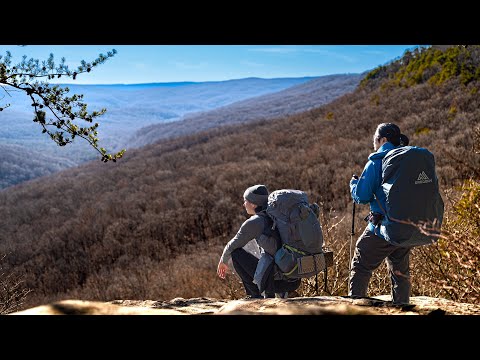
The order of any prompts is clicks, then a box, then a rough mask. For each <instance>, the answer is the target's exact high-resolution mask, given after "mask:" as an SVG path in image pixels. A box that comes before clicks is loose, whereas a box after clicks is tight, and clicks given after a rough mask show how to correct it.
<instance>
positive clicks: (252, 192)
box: [243, 185, 268, 207]
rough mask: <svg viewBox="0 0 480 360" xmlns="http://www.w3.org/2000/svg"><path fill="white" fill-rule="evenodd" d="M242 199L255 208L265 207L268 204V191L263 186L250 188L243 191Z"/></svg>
mask: <svg viewBox="0 0 480 360" xmlns="http://www.w3.org/2000/svg"><path fill="white" fill-rule="evenodd" d="M243 198H244V199H247V200H248V201H250V202H251V203H253V204H255V205H257V206H262V207H265V206H267V202H268V189H267V187H266V186H265V185H253V186H250V187H249V188H248V189H247V190H245V193H244V194H243Z"/></svg>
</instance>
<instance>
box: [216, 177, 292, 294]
mask: <svg viewBox="0 0 480 360" xmlns="http://www.w3.org/2000/svg"><path fill="white" fill-rule="evenodd" d="M243 198H244V202H243V206H244V207H245V210H246V211H247V214H248V215H251V217H250V218H249V219H247V220H246V221H245V222H244V223H243V224H242V226H241V227H240V229H239V230H238V232H237V234H236V235H235V236H234V237H233V238H232V239H231V240H230V241H229V242H228V243H227V245H226V246H225V248H224V250H223V254H222V256H221V257H220V261H219V263H218V267H217V274H218V276H219V277H220V278H221V279H225V276H226V273H227V270H228V269H229V267H228V265H227V262H228V260H229V259H230V258H231V259H232V262H233V267H234V268H235V271H236V273H237V274H238V276H240V279H241V280H242V282H243V286H244V288H245V292H246V293H247V298H263V297H265V298H272V297H275V293H278V294H279V297H280V296H281V297H285V296H286V294H285V295H283V294H284V293H287V292H288V291H294V290H295V289H297V288H298V286H299V285H300V279H295V280H294V281H286V280H274V271H275V270H274V265H273V263H272V264H271V265H272V267H271V268H270V269H269V270H268V271H266V272H265V276H264V278H263V279H262V281H261V285H258V284H257V283H256V282H254V276H255V272H256V271H257V265H258V264H259V259H258V258H256V257H255V256H254V255H252V254H251V253H249V252H247V251H246V250H245V249H243V247H244V246H245V245H246V244H248V243H249V242H250V241H252V240H257V243H258V245H259V246H260V247H261V249H262V253H263V254H264V253H265V251H268V252H269V253H270V254H271V253H273V254H274V253H275V251H276V250H277V248H276V246H275V245H274V246H272V247H273V249H265V248H266V247H267V246H266V244H265V243H261V242H259V238H260V237H261V235H262V234H264V233H265V230H266V228H267V227H269V226H271V222H270V219H269V217H268V215H267V214H266V212H265V209H266V208H267V202H268V189H267V187H266V186H265V185H254V186H251V187H249V188H248V189H246V190H245V193H244V194H243ZM262 245H263V247H265V248H263V247H262ZM265 259H266V257H265ZM257 274H258V273H257ZM259 286H260V287H261V289H262V291H260V289H259ZM263 291H264V294H265V295H264V296H262V292H263ZM280 294H282V295H280Z"/></svg>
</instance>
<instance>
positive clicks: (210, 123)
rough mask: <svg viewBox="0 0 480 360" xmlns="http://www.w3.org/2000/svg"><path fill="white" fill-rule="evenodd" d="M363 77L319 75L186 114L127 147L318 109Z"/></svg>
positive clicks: (148, 129)
mask: <svg viewBox="0 0 480 360" xmlns="http://www.w3.org/2000/svg"><path fill="white" fill-rule="evenodd" d="M365 75H366V74H336V75H327V76H321V77H319V78H316V79H313V80H310V81H308V82H306V83H303V84H300V85H296V86H292V87H289V88H287V89H285V90H282V91H278V92H275V93H270V94H266V95H261V96H257V97H254V98H249V99H246V100H241V101H238V102H236V103H233V104H230V105H227V106H223V107H220V108H217V109H214V110H210V111H208V112H201V113H195V114H187V115H186V116H184V118H183V119H181V120H178V121H175V122H168V123H161V124H155V125H151V126H147V127H144V128H142V129H140V130H138V131H137V133H136V134H134V135H133V136H132V138H131V139H129V141H128V144H130V146H135V147H139V146H143V145H146V144H149V143H152V142H154V141H156V140H159V139H165V138H170V137H177V136H182V135H188V134H192V133H195V132H197V131H203V130H207V129H210V128H214V127H218V126H222V125H229V124H234V123H240V122H247V121H253V120H259V119H272V118H276V117H282V116H288V115H293V114H295V113H299V112H302V111H306V110H310V109H313V108H316V107H320V106H322V105H324V104H327V103H329V102H331V101H333V100H335V99H336V98H338V97H340V96H342V95H344V94H346V93H348V92H352V91H354V90H355V88H356V87H357V85H358V84H359V83H360V81H361V80H362V78H363V77H364V76H365Z"/></svg>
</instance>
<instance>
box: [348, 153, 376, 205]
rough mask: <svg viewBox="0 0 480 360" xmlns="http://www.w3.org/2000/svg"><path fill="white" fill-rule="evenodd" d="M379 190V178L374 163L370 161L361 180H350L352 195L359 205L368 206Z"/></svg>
mask: <svg viewBox="0 0 480 360" xmlns="http://www.w3.org/2000/svg"><path fill="white" fill-rule="evenodd" d="M377 188H378V176H377V171H376V169H375V164H374V163H373V161H371V160H369V161H368V162H367V164H366V165H365V168H364V169H363V172H362V175H360V177H359V179H358V180H357V179H353V178H352V179H351V180H350V193H351V194H352V198H353V200H354V201H355V202H356V203H357V204H368V203H369V202H371V201H373V200H374V197H373V194H374V191H375V189H377Z"/></svg>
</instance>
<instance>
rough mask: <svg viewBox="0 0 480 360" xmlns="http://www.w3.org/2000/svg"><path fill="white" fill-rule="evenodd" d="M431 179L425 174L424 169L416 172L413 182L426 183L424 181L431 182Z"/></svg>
mask: <svg viewBox="0 0 480 360" xmlns="http://www.w3.org/2000/svg"><path fill="white" fill-rule="evenodd" d="M431 182H432V179H430V178H429V177H428V176H427V174H425V171H422V172H421V173H420V174H418V178H417V181H415V184H426V183H431Z"/></svg>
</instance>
